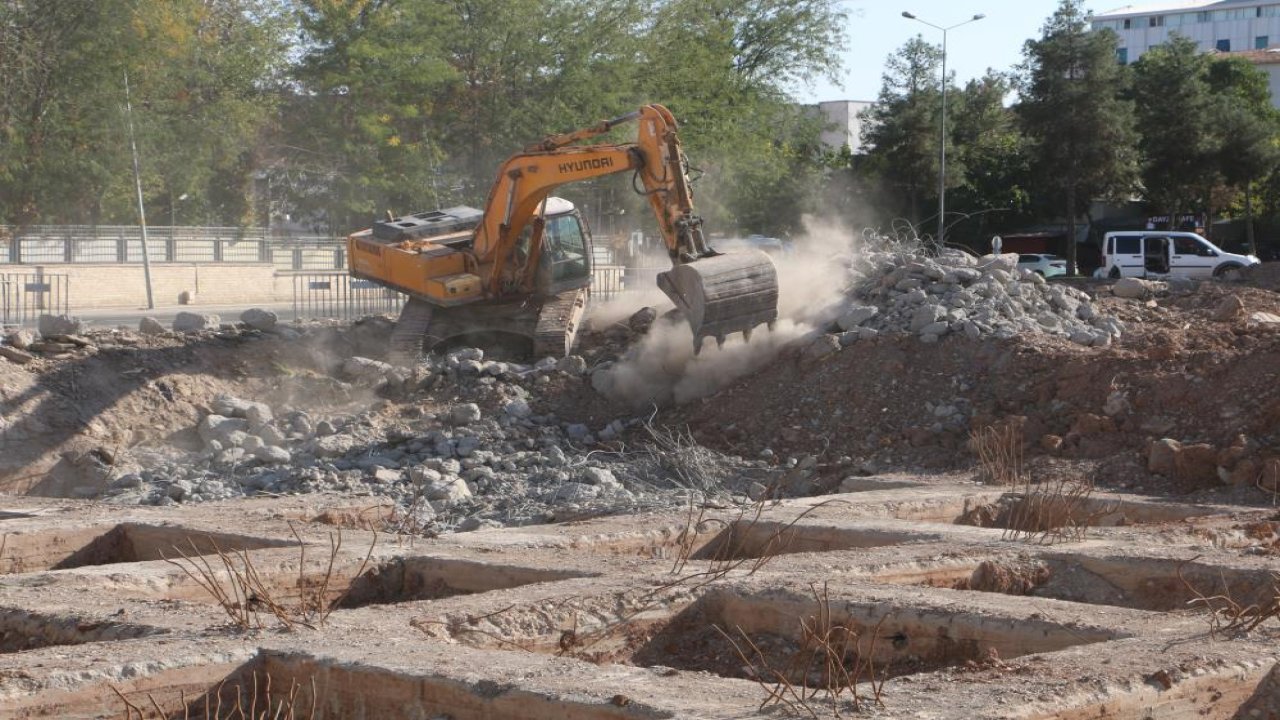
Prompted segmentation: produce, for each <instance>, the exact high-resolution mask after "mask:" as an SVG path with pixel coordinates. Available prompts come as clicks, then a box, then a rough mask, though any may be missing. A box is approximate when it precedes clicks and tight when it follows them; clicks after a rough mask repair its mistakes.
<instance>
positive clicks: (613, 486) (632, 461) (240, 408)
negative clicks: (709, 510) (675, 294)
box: [106, 348, 776, 532]
mask: <svg viewBox="0 0 1280 720" xmlns="http://www.w3.org/2000/svg"><path fill="white" fill-rule="evenodd" d="M585 372H586V362H585V361H584V360H583V359H582V358H580V357H576V356H570V357H569V358H565V359H563V360H559V361H557V360H554V359H551V358H547V359H545V360H544V361H539V362H538V363H536V364H535V365H523V364H518V363H509V362H502V361H494V360H486V359H485V357H484V353H483V352H482V351H481V350H479V349H476V348H463V349H460V350H457V351H455V352H452V353H450V354H448V355H446V356H444V357H432V358H429V359H425V360H424V361H423V362H422V363H421V364H420V365H419V366H418V367H415V368H403V367H395V366H392V365H389V364H387V363H384V362H381V361H377V360H372V359H369V358H363V357H350V358H347V359H346V360H345V361H343V362H341V363H340V364H339V367H338V377H340V378H343V379H345V380H347V381H349V382H350V386H351V387H352V388H353V389H354V388H364V389H365V391H373V392H377V393H379V394H382V395H383V396H384V397H395V398H398V399H407V398H413V397H418V396H419V395H420V394H421V393H424V392H427V391H430V392H431V393H432V396H433V397H441V396H444V395H446V394H447V395H448V396H449V397H451V398H456V400H454V401H451V402H448V403H447V404H446V405H444V406H441V407H440V408H439V409H438V411H437V412H415V410H417V409H416V408H414V409H411V410H410V412H409V417H408V419H402V418H399V417H396V416H394V415H393V414H390V413H382V412H380V410H383V409H387V408H389V407H390V406H389V404H388V402H387V401H386V400H377V399H374V400H372V401H371V402H370V403H368V404H367V405H366V407H367V409H365V410H364V411H362V412H354V413H350V414H339V413H335V414H332V415H324V416H322V415H317V414H314V413H312V412H307V411H305V410H302V409H298V408H293V407H271V406H269V405H267V404H266V403H262V402H259V401H254V400H249V399H245V398H239V397H231V396H219V397H216V398H214V399H213V400H212V401H211V402H209V404H208V409H209V412H208V414H206V415H204V416H203V417H202V418H201V419H200V421H199V423H197V424H196V426H195V427H194V428H192V430H193V434H194V436H195V437H197V438H198V439H199V444H200V449H199V450H198V451H195V452H192V451H184V450H182V449H179V448H178V447H176V446H169V447H159V448H157V447H152V448H147V449H142V448H135V449H134V450H132V451H131V454H130V455H129V456H128V457H127V458H125V459H121V460H119V461H117V464H116V468H117V469H118V472H117V474H116V477H115V479H114V481H113V482H112V483H111V485H110V487H109V489H108V490H107V492H106V499H107V500H108V501H109V502H116V503H124V504H147V505H169V504H173V503H197V502H207V501H213V500H222V499H228V498H235V497H242V496H252V495H255V494H298V493H316V492H323V493H331V494H341V495H346V496H353V497H368V498H377V500H376V501H375V500H372V499H371V500H370V503H371V504H374V503H376V502H384V501H389V502H393V503H395V504H396V505H397V506H398V508H399V509H400V512H401V513H403V514H404V515H405V516H407V515H409V514H412V515H413V516H414V517H415V518H416V521H417V522H418V524H419V526H420V527H422V528H423V529H424V531H426V532H444V531H466V530H474V529H478V528H482V527H502V526H506V525H522V524H531V523H541V522H548V521H552V520H555V519H562V518H565V517H577V516H581V515H583V514H587V515H590V514H597V513H611V512H634V511H636V510H638V509H645V508H659V507H673V506H679V505H685V504H687V503H688V498H689V493H690V489H689V488H687V487H684V485H683V484H682V482H681V479H680V478H679V477H677V476H676V475H674V474H673V473H672V472H671V471H669V470H668V469H667V468H665V467H664V466H663V462H662V460H661V458H658V457H656V456H651V455H647V454H646V453H644V452H636V451H633V452H630V453H625V452H621V451H618V450H616V448H612V447H602V446H600V445H599V443H600V442H606V441H609V440H612V439H616V438H618V437H620V436H621V435H622V434H624V433H626V432H627V431H628V429H630V428H635V427H638V426H639V425H640V423H641V420H640V419H638V418H615V419H613V420H610V421H609V422H607V423H605V424H603V425H602V426H601V427H599V428H591V427H588V426H587V425H584V424H580V423H569V422H564V421H562V420H560V419H559V418H557V417H556V416H554V415H544V414H539V413H538V412H537V411H536V410H535V407H536V404H535V401H536V399H537V396H536V392H537V391H538V390H539V389H541V388H543V387H546V381H547V380H548V379H549V378H550V377H551V376H554V375H568V376H575V377H576V376H580V375H581V374H583V373H585ZM698 451H699V452H704V453H712V451H710V450H707V449H705V448H699V449H698ZM714 465H715V467H716V468H717V470H716V472H717V473H718V474H717V476H716V477H715V478H709V479H708V480H709V483H708V484H709V485H710V486H714V489H712V490H711V492H713V493H715V492H719V493H723V494H724V495H726V496H729V495H734V496H739V497H741V496H742V494H743V493H746V492H747V489H748V487H749V486H752V485H761V486H773V485H775V484H776V483H775V482H774V481H773V480H772V478H773V474H774V472H775V471H774V470H773V469H772V468H771V467H770V465H769V463H767V462H765V461H763V460H751V461H747V460H743V459H741V458H736V457H732V456H724V455H720V454H718V453H716V454H715V460H714ZM739 486H740V487H739ZM697 490H699V491H701V492H707V491H708V488H697Z"/></svg>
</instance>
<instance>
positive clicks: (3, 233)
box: [0, 225, 346, 271]
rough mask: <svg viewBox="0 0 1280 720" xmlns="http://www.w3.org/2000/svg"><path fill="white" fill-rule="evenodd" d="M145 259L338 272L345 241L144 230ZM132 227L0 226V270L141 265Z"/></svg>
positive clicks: (226, 230) (137, 233)
mask: <svg viewBox="0 0 1280 720" xmlns="http://www.w3.org/2000/svg"><path fill="white" fill-rule="evenodd" d="M147 255H148V256H149V257H150V260H151V262H157V263H165V262H171V263H269V264H271V265H274V266H275V267H276V269H278V270H286V271H303V270H341V269H343V268H345V267H346V241H345V240H344V239H343V238H335V237H323V236H291V237H279V236H273V235H270V234H269V233H268V232H267V231H266V228H236V227H166V226H154V227H150V226H149V227H148V228H147ZM141 262H142V230H141V228H139V227H138V226H136V225H31V226H27V227H24V228H22V229H21V231H18V230H17V229H16V228H13V227H7V226H0V265H6V264H7V265H57V264H75V263H126V264H132V263H141Z"/></svg>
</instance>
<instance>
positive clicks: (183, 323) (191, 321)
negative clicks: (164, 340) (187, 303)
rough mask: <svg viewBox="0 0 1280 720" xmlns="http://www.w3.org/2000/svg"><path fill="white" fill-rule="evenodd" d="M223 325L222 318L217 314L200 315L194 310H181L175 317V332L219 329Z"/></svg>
mask: <svg viewBox="0 0 1280 720" xmlns="http://www.w3.org/2000/svg"><path fill="white" fill-rule="evenodd" d="M221 325H222V318H220V317H218V316H217V315H200V314H198V313H193V312H186V311H183V312H180V313H178V314H177V315H175V316H174V317H173V329H174V332H185V333H190V332H201V331H204V330H217V329H218V328H219V327H221Z"/></svg>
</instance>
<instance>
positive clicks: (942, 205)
mask: <svg viewBox="0 0 1280 720" xmlns="http://www.w3.org/2000/svg"><path fill="white" fill-rule="evenodd" d="M902 17H904V18H906V19H908V20H915V21H916V22H921V23H924V24H925V25H928V26H929V27H931V28H934V29H935V30H941V31H942V121H941V122H940V123H938V245H939V246H941V245H942V242H943V240H944V239H945V237H944V235H945V234H946V231H947V226H946V210H947V31H948V30H955V29H956V28H958V27H960V26H961V25H968V24H969V23H971V22H977V21H979V20H981V19H982V18H984V17H986V15H983V14H982V13H978V14H977V15H974V16H973V17H971V18H969V19H968V20H965V21H964V22H962V23H956V24H955V25H952V26H950V27H942V26H941V25H934V24H933V23H931V22H929V21H928V20H922V19H920V18H918V17H916V16H915V15H912V14H911V13H909V12H907V11H906V10H903V11H902Z"/></svg>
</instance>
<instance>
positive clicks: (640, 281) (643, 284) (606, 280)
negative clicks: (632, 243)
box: [591, 265, 670, 302]
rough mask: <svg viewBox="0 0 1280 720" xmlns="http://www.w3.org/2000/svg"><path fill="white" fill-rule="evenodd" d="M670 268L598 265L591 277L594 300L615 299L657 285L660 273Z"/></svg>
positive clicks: (592, 297)
mask: <svg viewBox="0 0 1280 720" xmlns="http://www.w3.org/2000/svg"><path fill="white" fill-rule="evenodd" d="M669 269H670V268H659V267H628V266H626V265H596V266H595V268H593V270H592V272H593V275H592V278H591V299H592V301H593V302H603V301H607V300H613V299H614V298H617V297H620V296H622V295H624V294H626V293H633V292H640V291H643V290H648V289H650V288H655V287H657V284H658V281H657V278H658V273H660V272H662V271H663V270H669Z"/></svg>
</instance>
